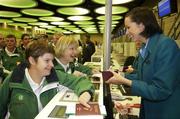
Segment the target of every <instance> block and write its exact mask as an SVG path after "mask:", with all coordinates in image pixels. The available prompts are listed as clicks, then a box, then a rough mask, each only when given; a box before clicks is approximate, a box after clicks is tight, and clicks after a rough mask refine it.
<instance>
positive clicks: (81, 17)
mask: <svg viewBox="0 0 180 119" xmlns="http://www.w3.org/2000/svg"><path fill="white" fill-rule="evenodd" d="M68 19H69V20H72V21H83V20H91V19H92V17H90V16H70V17H68Z"/></svg>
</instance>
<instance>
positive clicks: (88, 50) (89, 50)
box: [82, 35, 96, 64]
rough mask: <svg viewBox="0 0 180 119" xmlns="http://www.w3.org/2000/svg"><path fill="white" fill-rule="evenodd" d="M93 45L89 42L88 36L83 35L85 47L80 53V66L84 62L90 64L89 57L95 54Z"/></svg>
mask: <svg viewBox="0 0 180 119" xmlns="http://www.w3.org/2000/svg"><path fill="white" fill-rule="evenodd" d="M95 50H96V49H95V44H94V43H93V42H92V41H91V40H90V35H85V46H84V47H83V53H82V60H83V61H82V64H84V63H85V62H91V56H92V55H93V54H94V52H95Z"/></svg>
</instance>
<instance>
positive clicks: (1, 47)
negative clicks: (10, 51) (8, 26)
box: [0, 33, 6, 52]
mask: <svg viewBox="0 0 180 119" xmlns="http://www.w3.org/2000/svg"><path fill="white" fill-rule="evenodd" d="M5 46H6V43H5V41H4V36H3V34H1V33H0V52H1V51H2V50H4V48H5Z"/></svg>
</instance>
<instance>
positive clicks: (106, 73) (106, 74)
mask: <svg viewBox="0 0 180 119" xmlns="http://www.w3.org/2000/svg"><path fill="white" fill-rule="evenodd" d="M112 76H113V73H112V72H110V71H103V72H102V77H103V80H104V81H107V80H109V78H111V77H112Z"/></svg>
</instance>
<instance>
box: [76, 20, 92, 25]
mask: <svg viewBox="0 0 180 119" xmlns="http://www.w3.org/2000/svg"><path fill="white" fill-rule="evenodd" d="M74 23H75V24H84V25H90V24H94V22H92V21H76V22H74Z"/></svg>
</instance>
